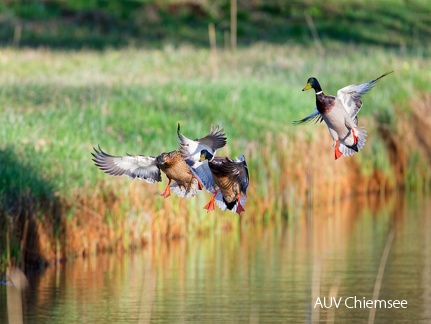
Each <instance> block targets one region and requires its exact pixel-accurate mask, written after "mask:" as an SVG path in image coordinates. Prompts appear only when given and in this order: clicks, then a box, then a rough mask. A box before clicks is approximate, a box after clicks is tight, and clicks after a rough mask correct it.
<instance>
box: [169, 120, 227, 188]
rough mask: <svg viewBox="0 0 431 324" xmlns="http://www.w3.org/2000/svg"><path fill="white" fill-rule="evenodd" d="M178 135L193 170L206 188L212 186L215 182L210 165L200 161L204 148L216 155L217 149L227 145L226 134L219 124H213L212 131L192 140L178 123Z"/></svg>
mask: <svg viewBox="0 0 431 324" xmlns="http://www.w3.org/2000/svg"><path fill="white" fill-rule="evenodd" d="M177 135H178V138H179V140H180V153H181V156H182V157H183V158H184V159H185V160H186V162H187V164H188V165H189V166H190V167H191V169H192V170H193V172H194V173H195V174H196V175H197V176H198V178H199V179H200V181H201V182H202V183H203V185H204V187H205V188H210V187H211V185H212V184H213V180H212V176H211V173H210V172H209V170H208V167H206V169H205V167H202V162H201V161H200V157H201V152H202V150H207V151H208V152H209V153H210V154H212V155H215V154H216V152H217V150H218V149H220V148H222V147H224V146H225V145H226V134H225V133H224V130H223V129H220V128H219V126H212V125H211V130H210V133H209V134H208V135H207V136H205V137H203V138H199V139H195V140H191V139H189V138H187V137H186V136H184V135H183V134H181V133H180V124H178V128H177Z"/></svg>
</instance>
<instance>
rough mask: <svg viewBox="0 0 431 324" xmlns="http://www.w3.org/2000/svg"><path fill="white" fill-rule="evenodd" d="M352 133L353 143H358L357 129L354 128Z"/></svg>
mask: <svg viewBox="0 0 431 324" xmlns="http://www.w3.org/2000/svg"><path fill="white" fill-rule="evenodd" d="M352 135H353V145H355V144H358V136H356V134H355V130H354V129H353V128H352Z"/></svg>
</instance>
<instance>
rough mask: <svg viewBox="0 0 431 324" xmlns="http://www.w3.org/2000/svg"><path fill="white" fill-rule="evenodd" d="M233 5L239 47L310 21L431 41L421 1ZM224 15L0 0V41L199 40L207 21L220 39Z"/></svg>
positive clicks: (327, 29)
mask: <svg viewBox="0 0 431 324" xmlns="http://www.w3.org/2000/svg"><path fill="white" fill-rule="evenodd" d="M237 7H238V13H237V19H238V30H237V39H238V45H239V46H241V45H247V44H251V43H254V42H258V41H264V42H271V43H285V42H286V41H295V42H305V43H306V42H309V41H313V39H312V38H311V37H310V27H311V28H316V30H318V35H319V37H320V38H321V39H322V41H326V40H338V41H343V42H355V43H365V44H380V45H385V46H396V47H400V46H401V47H405V48H407V49H408V48H411V47H415V46H418V45H423V44H429V43H430V41H431V6H430V4H429V1H427V0H394V1H389V0H377V1H369V0H366V1H358V0H348V1H344V0H326V1H317V0H309V1H297V0H295V1H282V0H265V1H263V0H253V1H248V0H239V1H238V4H237ZM307 17H308V18H307ZM305 18H307V19H305ZM310 18H311V19H310ZM229 20H230V1H229V0H214V1H210V0H158V1H151V0H147V1H145V0H122V1H106V0H88V1H87V0H69V1H53V0H47V1H23V0H9V1H8V0H5V1H2V2H1V3H0V43H1V44H3V45H11V44H15V45H17V44H20V45H24V46H47V47H53V48H75V49H76V48H93V49H103V48H106V47H120V46H130V45H133V46H135V45H136V46H151V47H160V46H162V45H163V44H164V43H169V44H174V45H175V44H184V43H188V44H192V45H195V46H207V44H208V24H209V23H213V24H214V25H215V29H216V32H217V37H218V39H220V40H221V39H223V38H226V37H227V36H228V33H229V30H230V23H229ZM310 23H311V24H315V26H310Z"/></svg>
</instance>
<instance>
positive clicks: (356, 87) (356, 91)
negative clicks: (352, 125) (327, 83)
mask: <svg viewBox="0 0 431 324" xmlns="http://www.w3.org/2000/svg"><path fill="white" fill-rule="evenodd" d="M392 72H393V71H391V72H387V73H385V74H383V75H381V76H379V77H378V78H376V79H374V80H371V81H368V82H366V83H362V84H351V85H348V86H347V87H344V88H342V89H340V90H338V92H337V97H338V99H340V100H341V102H342V103H343V106H344V107H345V109H346V110H347V112H348V113H349V115H350V116H351V117H352V118H353V117H356V115H357V114H358V112H359V111H360V110H361V107H362V101H361V97H362V96H363V95H364V94H365V93H367V92H368V91H370V90H371V89H372V88H373V87H374V86H375V85H376V83H377V82H378V81H379V80H380V79H381V78H383V77H385V76H387V75H388V74H390V73H392Z"/></svg>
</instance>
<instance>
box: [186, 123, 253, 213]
mask: <svg viewBox="0 0 431 324" xmlns="http://www.w3.org/2000/svg"><path fill="white" fill-rule="evenodd" d="M177 134H178V138H179V139H180V153H181V155H182V157H183V158H184V159H185V160H186V162H187V164H188V165H189V166H190V168H191V170H193V173H194V174H196V175H197V177H198V178H199V180H200V181H201V182H202V184H203V186H204V188H205V189H206V190H207V191H208V192H210V193H212V194H213V196H212V198H211V200H210V202H209V203H208V204H206V205H205V207H204V209H206V210H207V211H211V210H214V209H215V206H216V205H217V206H218V207H219V208H220V209H222V210H230V211H232V212H236V213H238V214H240V213H241V212H243V211H244V205H245V199H246V194H247V188H248V183H249V175H248V168H247V163H246V161H245V157H244V156H243V155H242V156H241V157H240V158H239V159H235V160H233V159H231V158H228V157H216V156H215V154H216V149H214V148H216V147H222V146H221V145H216V142H217V141H216V140H215V139H212V140H211V141H208V140H202V139H197V140H190V139H189V138H187V137H186V136H184V135H183V134H181V133H180V126H179V125H178V130H177ZM224 144H225V143H224ZM223 146H224V145H223Z"/></svg>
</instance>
